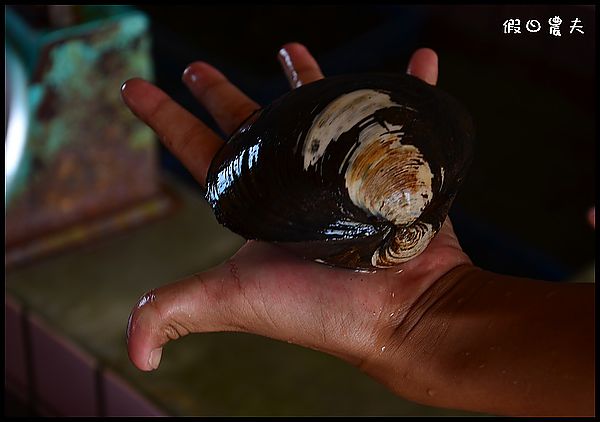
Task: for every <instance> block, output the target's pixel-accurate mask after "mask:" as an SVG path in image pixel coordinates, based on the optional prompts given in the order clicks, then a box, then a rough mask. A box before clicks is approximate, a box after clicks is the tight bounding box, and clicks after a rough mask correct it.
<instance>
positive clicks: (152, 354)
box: [127, 274, 229, 371]
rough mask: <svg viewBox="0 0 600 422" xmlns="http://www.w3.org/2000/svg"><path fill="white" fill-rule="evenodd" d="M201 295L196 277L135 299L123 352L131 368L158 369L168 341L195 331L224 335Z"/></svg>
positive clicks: (215, 312) (200, 278)
mask: <svg viewBox="0 0 600 422" xmlns="http://www.w3.org/2000/svg"><path fill="white" fill-rule="evenodd" d="M213 284H214V281H213ZM205 291H206V287H205V283H204V277H203V276H202V275H201V274H197V275H194V276H192V277H190V278H187V279H184V280H180V281H177V282H175V283H171V284H168V285H166V286H163V287H160V288H157V289H153V290H151V291H149V292H147V293H146V294H144V295H143V296H142V297H141V298H140V299H139V301H138V303H137V304H136V305H135V306H134V308H133V310H132V312H131V314H130V316H129V321H128V323H127V349H128V353H129V358H130V359H131V361H132V362H133V363H134V365H135V366H137V367H138V368H139V369H141V370H143V371H151V370H154V369H156V368H158V366H159V364H160V360H161V356H162V348H163V346H164V345H165V344H166V343H167V342H169V341H170V340H176V339H178V338H180V337H183V336H185V335H187V334H190V333H192V332H197V331H206V332H210V331H227V329H228V328H229V327H226V326H225V325H224V324H222V323H221V322H220V320H221V318H219V315H218V310H217V308H216V307H215V306H213V304H211V303H210V300H209V298H208V296H207V295H205V294H202V293H203V292H205ZM199 321H201V322H202V326H200V325H199V323H198V322H199Z"/></svg>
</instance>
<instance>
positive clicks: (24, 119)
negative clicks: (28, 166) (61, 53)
mask: <svg viewBox="0 0 600 422" xmlns="http://www.w3.org/2000/svg"><path fill="white" fill-rule="evenodd" d="M4 92H5V95H6V97H5V106H6V108H5V113H6V114H5V124H6V131H5V143H4V205H5V206H6V205H7V204H8V201H9V199H10V195H11V193H12V192H13V189H14V186H15V182H16V181H17V175H18V172H19V167H20V164H21V162H22V160H23V153H24V151H25V144H26V142H27V127H28V124H29V112H28V107H27V78H26V74H25V68H24V66H23V63H22V62H21V60H20V59H19V57H18V56H17V55H16V54H15V53H14V51H12V49H11V48H10V47H9V46H8V45H6V43H5V44H4Z"/></svg>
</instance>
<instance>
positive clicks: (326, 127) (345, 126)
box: [302, 89, 398, 170]
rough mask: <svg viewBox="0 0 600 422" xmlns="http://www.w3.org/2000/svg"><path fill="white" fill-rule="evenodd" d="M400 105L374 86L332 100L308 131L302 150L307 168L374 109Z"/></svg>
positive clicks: (305, 168)
mask: <svg viewBox="0 0 600 422" xmlns="http://www.w3.org/2000/svg"><path fill="white" fill-rule="evenodd" d="M397 105H398V104H396V103H394V102H393V101H392V100H391V99H390V96H389V95H387V94H385V93H383V92H379V91H375V90H372V89H359V90H356V91H352V92H349V93H347V94H344V95H341V96H339V97H338V98H336V99H335V100H333V101H332V102H331V103H329V105H327V107H325V109H324V110H323V111H321V112H320V113H319V114H318V115H317V117H315V119H314V120H313V123H312V125H311V127H310V129H309V130H308V133H307V134H306V138H305V139H304V147H303V152H302V156H303V157H304V170H307V169H308V168H309V167H310V166H314V165H315V164H316V163H317V161H319V159H320V158H321V157H322V156H323V154H324V153H325V150H326V149H327V146H328V145H329V143H330V142H335V141H336V140H337V139H338V137H339V135H341V134H342V133H344V132H346V131H348V130H349V129H351V128H352V127H353V126H354V125H356V124H357V123H358V122H360V121H361V120H362V119H364V118H365V117H368V116H370V115H371V114H373V113H374V112H375V111H377V110H379V109H381V108H387V107H393V106H397Z"/></svg>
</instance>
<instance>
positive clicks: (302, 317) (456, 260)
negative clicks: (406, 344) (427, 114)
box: [122, 43, 470, 375]
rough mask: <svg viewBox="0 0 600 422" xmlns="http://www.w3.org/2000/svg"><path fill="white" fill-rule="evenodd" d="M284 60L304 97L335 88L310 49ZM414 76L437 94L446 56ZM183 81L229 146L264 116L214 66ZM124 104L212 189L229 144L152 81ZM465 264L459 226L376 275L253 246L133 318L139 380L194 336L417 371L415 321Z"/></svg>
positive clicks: (155, 297) (140, 84)
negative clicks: (326, 85) (173, 343)
mask: <svg viewBox="0 0 600 422" xmlns="http://www.w3.org/2000/svg"><path fill="white" fill-rule="evenodd" d="M279 59H280V62H281V64H282V66H283V69H284V72H285V74H286V76H287V78H288V80H289V82H290V85H291V86H292V88H295V87H298V86H300V85H302V84H307V83H310V82H312V81H315V80H317V79H320V78H323V75H322V73H321V71H320V69H319V66H318V64H317V63H316V61H315V60H314V58H313V57H312V56H311V55H310V53H309V52H308V51H307V49H306V48H305V47H304V46H302V45H300V44H297V43H292V44H287V45H286V46H285V47H284V48H283V49H282V50H281V52H280V54H279ZM407 71H408V73H410V74H412V75H414V76H416V77H419V78H421V79H422V80H424V81H425V82H427V83H429V84H432V85H434V84H435V83H436V81H437V71H438V69H437V55H436V54H435V52H433V51H432V50H430V49H420V50H417V51H416V52H415V53H414V54H413V56H412V58H411V59H410V61H409V64H408V70H407ZM183 81H184V82H185V84H186V85H187V86H188V88H189V89H190V90H191V92H192V93H193V94H194V96H195V97H196V98H197V99H198V100H199V101H200V103H201V104H202V105H203V106H204V107H205V108H206V109H207V110H208V111H209V112H210V113H211V115H212V116H213V117H214V118H215V120H216V122H217V123H218V125H219V126H220V127H221V128H222V129H223V131H224V132H225V133H226V134H227V135H229V134H231V133H232V132H233V131H234V130H235V129H236V128H237V127H238V126H239V125H240V124H241V123H242V122H243V121H244V120H245V119H246V118H247V117H248V116H249V115H250V114H251V113H252V112H253V111H255V110H256V109H258V108H259V105H258V104H256V103H255V102H254V101H252V100H251V99H250V98H248V97H247V96H246V95H244V94H243V93H242V92H241V91H240V90H239V89H238V88H237V87H235V86H234V85H232V84H231V83H230V82H229V81H228V80H227V79H226V78H225V77H224V76H223V75H222V74H221V73H220V72H219V71H218V70H216V69H215V68H213V67H212V66H210V65H208V64H206V63H202V62H196V63H193V64H191V65H190V66H189V67H188V68H187V69H186V70H185V72H184V74H183ZM122 95H123V99H124V101H125V103H126V104H127V106H128V107H129V108H130V109H131V111H132V112H133V113H134V114H135V115H136V116H138V118H140V119H141V120H142V121H143V122H145V123H146V124H147V125H149V126H150V127H151V128H152V129H153V130H154V131H155V132H156V133H157V135H158V136H159V137H160V139H161V141H162V142H163V143H164V144H165V146H166V147H167V148H169V150H170V151H171V152H172V153H173V154H174V155H175V156H176V157H177V158H178V159H179V160H181V162H182V163H183V165H184V166H185V167H186V168H187V169H188V170H189V171H190V172H191V174H192V175H193V176H194V177H195V178H196V180H197V181H198V182H199V183H200V184H202V185H204V184H205V180H206V173H207V170H208V167H209V165H210V162H211V160H212V158H213V156H214V154H215V153H216V152H217V150H218V149H219V148H220V147H221V145H222V144H223V140H222V139H220V138H219V137H218V136H217V135H216V134H215V133H214V132H213V131H212V130H210V129H209V128H208V127H207V126H206V125H205V124H204V123H202V122H201V121H199V120H198V119H196V118H195V117H194V116H193V115H192V114H191V113H189V112H188V111H187V110H185V109H183V108H182V107H180V106H179V105H177V104H176V103H175V102H174V101H173V100H172V99H171V98H169V97H168V96H167V95H166V94H165V93H164V92H163V91H161V90H160V89H159V88H157V87H156V86H154V85H152V84H150V83H148V82H146V81H143V80H141V79H132V80H129V81H127V82H126V83H125V84H124V85H123V88H122ZM464 264H470V260H469V258H468V257H467V256H466V255H465V254H464V253H463V252H462V250H461V248H460V245H459V243H458V241H457V239H456V236H455V235H454V232H453V229H452V225H451V223H450V221H449V220H448V219H447V220H446V222H445V223H444V225H443V226H442V229H441V230H440V232H439V233H438V234H437V235H436V237H435V238H434V239H433V240H432V241H431V243H430V244H429V246H428V247H427V249H426V250H425V251H424V252H423V253H422V254H421V255H419V256H417V257H416V258H414V259H412V260H410V261H408V262H406V263H403V264H401V265H399V266H397V267H395V268H391V269H386V270H383V269H382V270H377V271H376V272H375V273H357V272H354V271H352V270H347V269H339V268H331V267H328V266H325V265H322V264H317V263H314V262H312V261H305V260H302V259H299V258H297V257H295V256H291V255H289V254H288V253H287V252H285V251H283V250H281V249H280V248H278V247H276V246H273V245H270V244H267V243H264V242H259V241H248V242H247V243H246V244H245V245H244V246H243V247H242V248H240V250H239V251H238V252H237V253H236V254H235V255H234V256H233V257H231V258H230V259H228V260H227V261H226V262H224V263H223V264H221V265H219V266H217V267H215V268H212V269H210V270H207V271H204V272H201V273H198V274H195V275H192V276H190V277H189V278H186V279H184V280H180V281H177V282H174V283H172V284H168V285H165V286H163V287H159V288H156V289H154V290H152V291H150V292H148V293H147V294H145V295H144V296H143V297H142V298H141V299H140V301H139V302H138V304H137V305H136V306H135V307H134V309H133V311H132V314H131V316H130V318H129V323H128V329H127V338H128V352H129V356H130V358H131V360H132V362H133V363H134V364H135V366H137V367H138V368H139V369H141V370H144V371H148V370H153V369H156V368H157V367H158V365H159V362H160V359H161V355H162V350H163V347H164V346H165V344H166V343H167V342H168V341H170V340H174V339H177V338H179V337H181V336H184V335H187V334H189V333H202V332H214V331H239V332H246V333H253V334H258V335H261V336H266V337H270V338H274V339H278V340H282V341H287V342H291V343H295V344H298V345H301V346H305V347H309V348H311V349H315V350H319V351H322V352H325V353H329V354H332V355H334V356H337V357H339V358H342V359H345V360H346V361H348V362H350V363H351V364H353V365H356V366H358V367H360V368H361V369H363V370H364V371H365V372H367V373H369V374H371V375H373V374H372V373H371V370H370V368H371V363H372V362H374V361H375V360H380V359H381V358H382V356H383V357H386V356H389V359H390V360H391V361H395V365H396V366H397V365H398V364H400V365H402V366H405V367H408V366H410V365H411V363H412V360H413V359H414V357H411V356H404V355H403V353H402V352H400V350H401V349H402V344H401V343H402V342H403V339H404V336H401V335H399V333H402V332H406V331H407V330H408V329H409V328H410V330H413V329H414V325H415V324H418V320H417V321H416V322H415V318H408V317H407V316H408V315H409V314H410V315H413V316H414V315H419V314H420V312H421V311H419V310H417V309H415V308H417V307H425V308H426V307H428V306H430V301H431V300H435V295H438V294H442V292H443V289H436V288H435V283H436V281H437V280H438V279H440V277H442V276H443V275H444V274H446V273H448V272H449V271H450V270H452V269H453V268H455V267H458V266H460V265H464ZM432 295H433V296H432ZM425 310H426V309H425ZM407 324H410V327H407ZM407 355H408V354H407Z"/></svg>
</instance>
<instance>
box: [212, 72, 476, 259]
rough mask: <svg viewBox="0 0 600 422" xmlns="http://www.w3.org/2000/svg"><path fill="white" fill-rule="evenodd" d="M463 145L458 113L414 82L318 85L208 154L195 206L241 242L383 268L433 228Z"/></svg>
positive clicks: (395, 78) (453, 185)
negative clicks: (203, 188)
mask: <svg viewBox="0 0 600 422" xmlns="http://www.w3.org/2000/svg"><path fill="white" fill-rule="evenodd" d="M473 136H474V130H473V125H472V122H471V119H470V117H469V115H468V113H466V112H465V111H464V109H463V108H462V107H461V106H460V105H459V104H458V103H457V102H456V101H455V100H454V99H453V98H451V97H450V96H449V95H447V94H446V93H444V92H443V91H441V90H440V89H438V88H435V87H432V86H430V85H428V84H426V83H424V82H422V81H420V80H419V79H417V78H415V77H412V76H408V75H388V74H364V75H344V76H337V77H329V78H326V79H322V80H320V81H317V82H313V83H311V84H308V85H305V86H302V87H300V88H297V89H294V90H292V91H290V92H289V93H287V94H286V95H284V96H282V97H280V98H279V99H278V100H276V101H274V102H273V103H271V104H270V105H269V106H267V107H264V108H263V109H261V110H259V111H257V112H256V113H255V114H254V115H252V116H251V117H250V118H249V119H248V120H247V121H246V122H245V123H244V124H243V125H242V126H241V127H240V128H239V129H238V130H237V131H236V132H235V133H234V134H233V135H232V136H231V138H230V139H229V141H228V142H227V143H226V144H225V145H224V146H223V148H222V149H221V150H220V151H219V152H218V153H217V155H216V156H215V158H214V160H213V162H212V164H211V166H210V169H209V171H208V178H207V194H206V197H207V200H208V202H209V203H210V204H211V206H212V207H213V210H214V213H215V215H216V217H217V219H218V221H219V222H220V223H221V224H223V225H224V226H226V227H228V228H229V229H230V230H232V231H234V232H236V233H238V234H240V235H241V236H243V237H245V238H246V239H259V240H263V241H269V242H273V243H276V244H278V245H281V246H283V247H285V248H288V249H290V250H292V251H293V252H295V253H297V254H299V255H301V256H302V257H304V258H307V259H312V260H315V261H318V262H323V263H326V264H330V265H335V266H341V267H347V268H354V269H373V268H374V267H379V268H385V267H391V266H394V265H396V264H398V263H401V262H404V261H407V260H409V259H411V258H413V257H415V256H417V255H418V254H420V253H421V252H422V251H423V250H424V249H425V247H426V246H427V245H428V244H429V242H430V241H431V239H432V238H433V236H434V235H435V234H436V233H437V232H438V230H439V229H440V227H441V225H442V223H443V221H444V219H445V218H446V215H447V213H448V209H449V207H450V205H451V203H452V201H453V199H454V197H455V195H456V193H457V190H458V188H459V185H460V184H461V181H462V180H463V178H464V177H465V173H466V171H467V168H468V166H469V163H470V161H471V149H472V141H473Z"/></svg>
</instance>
